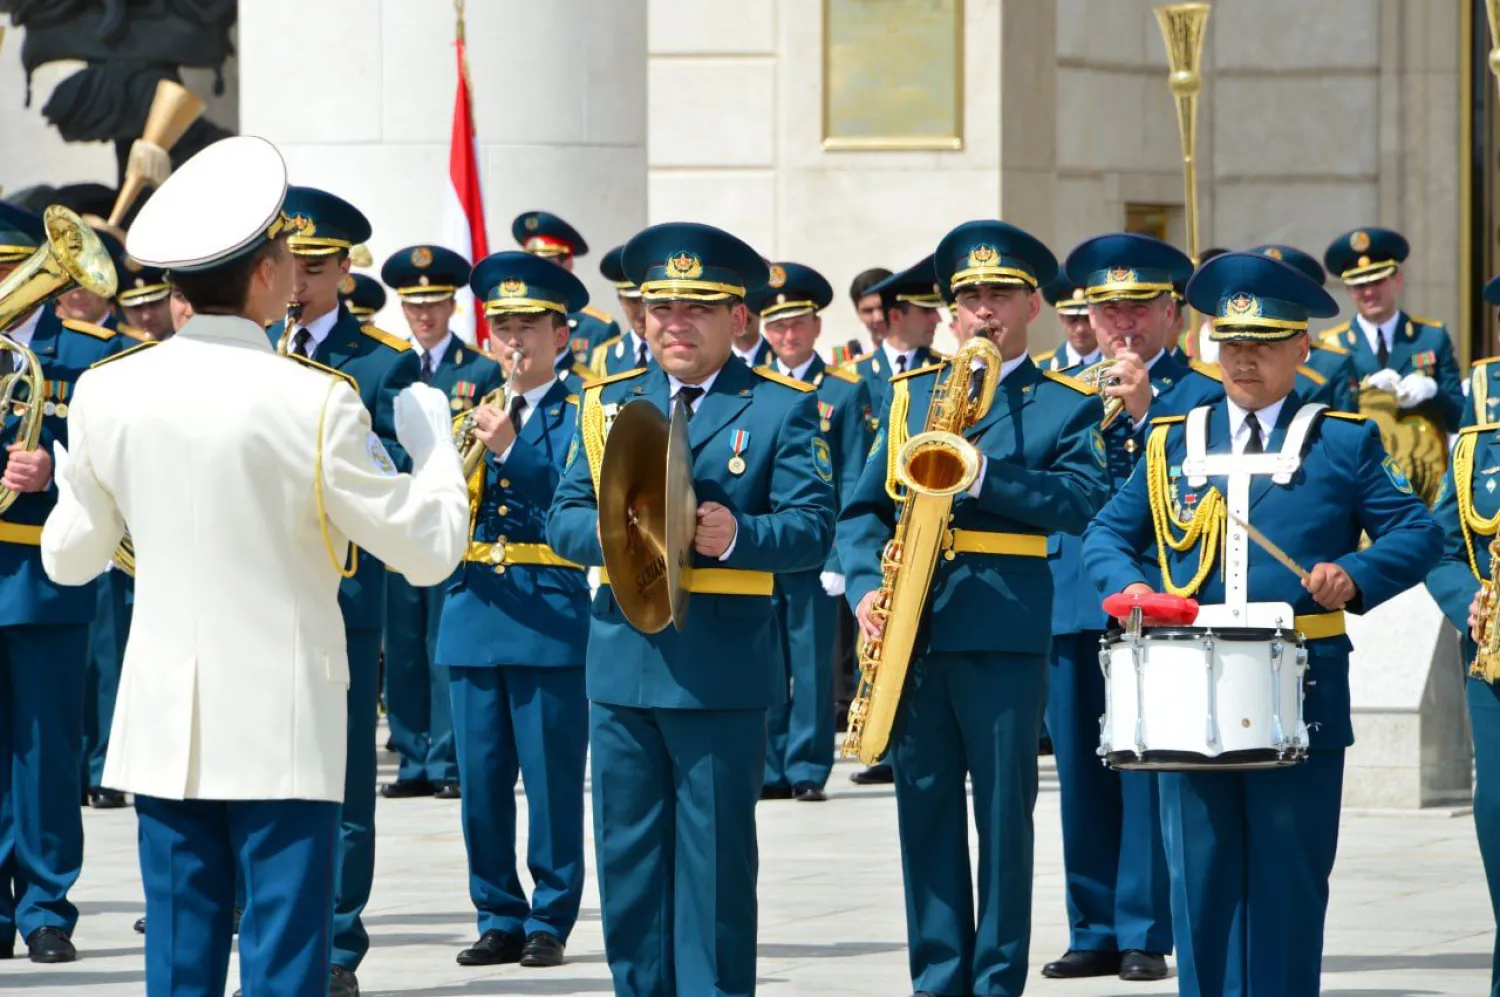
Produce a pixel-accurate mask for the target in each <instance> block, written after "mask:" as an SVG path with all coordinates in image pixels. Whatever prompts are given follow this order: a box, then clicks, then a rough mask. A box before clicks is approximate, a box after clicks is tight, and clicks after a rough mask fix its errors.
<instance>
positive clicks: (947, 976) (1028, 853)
mask: <svg viewBox="0 0 1500 997" xmlns="http://www.w3.org/2000/svg"><path fill="white" fill-rule="evenodd" d="M934 269H935V277H936V280H937V284H938V286H939V288H940V289H941V292H942V295H943V297H944V298H945V299H946V300H947V301H948V302H949V303H950V304H952V305H953V306H954V307H955V308H956V310H957V312H958V315H959V320H960V322H962V323H963V324H964V326H965V327H966V328H967V329H969V330H970V331H972V332H973V333H974V334H975V335H976V336H983V337H985V338H987V339H988V340H989V341H990V342H992V343H993V344H994V345H995V347H997V348H998V350H999V355H1000V357H1001V358H1002V364H1001V368H1000V371H999V384H998V387H996V389H995V394H994V398H993V401H992V403H991V404H990V406H989V409H988V412H987V413H986V414H985V415H984V416H982V417H980V418H979V420H978V421H977V422H976V423H974V424H973V425H972V426H969V427H968V428H967V429H966V430H965V432H964V435H965V437H966V438H967V439H968V440H969V441H971V442H972V443H973V444H974V445H975V446H976V447H977V448H978V451H979V453H980V455H981V458H980V460H979V469H978V474H977V476H976V477H975V478H974V481H973V484H972V486H971V487H970V488H969V489H968V490H967V491H966V492H965V493H962V494H961V495H960V496H959V497H958V498H957V500H956V502H955V503H954V505H953V506H952V523H951V525H952V528H953V529H952V532H951V534H950V535H949V537H948V539H947V541H946V547H947V549H946V550H945V551H944V552H943V555H942V556H941V557H940V558H939V559H938V560H937V562H936V572H935V575H934V577H933V582H932V585H931V589H930V593H929V595H928V599H927V606H928V607H929V608H928V609H927V610H926V611H925V612H926V614H927V616H928V617H929V618H928V619H927V620H926V621H924V625H923V628H922V630H920V631H919V635H918V638H917V644H916V646H915V648H914V650H913V658H912V661H911V666H910V671H909V673H908V674H907V676H906V689H905V692H904V694H903V696H902V699H901V700H900V702H899V705H898V708H897V712H896V715H895V718H894V723H893V726H892V728H891V731H890V744H891V748H890V757H891V760H892V762H893V765H892V768H893V769H894V777H895V786H896V814H897V821H898V827H899V829H900V835H901V854H902V872H903V879H904V882H905V888H906V910H907V938H908V945H909V954H908V961H909V964H910V969H911V977H912V982H913V986H914V988H915V989H916V990H918V991H921V992H925V993H931V994H1018V993H1020V992H1021V990H1022V988H1023V987H1024V985H1025V981H1026V972H1027V951H1028V948H1029V945H1030V935H1031V890H1032V835H1033V828H1032V810H1033V808H1034V805H1035V801H1036V792H1037V763H1036V748H1037V738H1038V733H1039V727H1040V723H1041V715H1042V706H1043V699H1044V696H1045V694H1046V682H1047V652H1048V647H1049V645H1050V643H1051V632H1050V627H1049V625H1048V624H1049V617H1050V611H1051V605H1052V578H1051V575H1050V573H1049V571H1048V567H1047V547H1048V534H1051V533H1055V532H1058V531H1063V532H1069V533H1078V532H1080V531H1082V530H1083V528H1084V526H1085V525H1086V524H1087V523H1088V521H1089V518H1090V517H1091V516H1093V515H1094V513H1095V512H1097V511H1098V509H1099V508H1100V506H1102V505H1103V503H1104V500H1105V499H1106V497H1107V495H1108V481H1107V477H1106V474H1105V452H1104V441H1103V439H1102V438H1101V436H1100V433H1099V422H1100V419H1101V417H1102V414H1103V410H1102V408H1101V405H1100V402H1099V399H1098V397H1097V395H1096V393H1095V391H1094V389H1092V388H1090V387H1087V386H1085V385H1083V384H1080V383H1079V382H1076V381H1074V380H1072V379H1071V378H1068V377H1065V376H1063V375H1060V374H1054V373H1052V372H1050V371H1046V372H1044V371H1041V370H1039V369H1038V368H1037V367H1036V365H1035V364H1034V363H1033V362H1032V361H1031V359H1030V358H1029V357H1028V356H1027V353H1026V346H1027V343H1026V337H1027V327H1028V326H1029V325H1030V324H1031V322H1032V321H1034V320H1035V318H1036V316H1037V314H1038V312H1039V310H1040V308H1041V295H1040V294H1039V293H1038V288H1039V287H1040V286H1041V285H1042V284H1045V283H1046V282H1047V281H1048V280H1050V279H1052V277H1053V275H1054V274H1055V273H1056V271H1057V261H1056V259H1055V258H1054V257H1053V255H1052V253H1051V252H1050V251H1048V249H1047V247H1046V246H1044V245H1042V244H1041V243H1040V242H1039V241H1038V240H1036V239H1035V238H1033V237H1032V236H1031V235H1029V234H1027V233H1026V232H1023V231H1022V230H1020V229H1018V228H1016V227H1014V226H1012V225H1008V224H1006V223H1004V222H1000V221H974V222H967V223H965V224H963V225H960V226H959V227H958V228H956V229H954V230H953V231H952V232H950V233H948V235H947V236H945V237H944V239H943V240H942V242H941V243H940V244H939V246H938V249H937V253H936V255H935V257H934ZM949 366H950V365H949V364H948V363H947V362H943V363H939V364H936V365H933V366H931V367H927V368H922V369H918V370H916V371H913V372H910V373H908V374H906V375H905V376H900V375H898V376H897V377H896V378H894V379H893V380H892V381H891V400H890V403H889V407H888V410H887V419H886V425H885V428H884V429H883V430H882V431H881V433H880V434H879V435H878V436H877V437H876V444H875V447H874V450H873V451H872V453H871V455H870V460H869V462H868V463H867V464H866V466H865V470H864V473H863V474H862V475H861V476H860V479H859V483H858V485H857V486H856V487H855V489H854V493H853V495H851V496H850V497H849V498H848V500H847V501H846V504H845V506H844V510H843V513H842V514H841V515H840V517H839V522H838V553H839V559H840V561H841V562H842V563H843V566H844V569H845V572H846V575H847V593H846V595H847V598H848V601H849V604H850V605H851V606H852V607H854V610H855V615H856V617H857V618H858V620H859V626H860V629H861V632H862V634H863V636H864V638H865V639H866V640H867V641H868V640H871V639H875V638H878V637H880V636H881V634H882V631H883V630H884V621H883V620H882V618H881V617H880V616H879V614H878V613H877V612H876V611H875V608H874V607H875V603H876V599H877V597H878V595H879V594H880V590H881V587H882V564H881V554H880V552H881V549H882V547H883V546H884V545H885V543H886V541H887V540H889V539H890V538H891V537H892V534H893V530H894V528H895V525H896V524H895V519H896V514H897V508H898V507H897V504H896V502H895V501H894V500H893V499H892V498H891V495H890V494H889V491H890V490H891V489H892V488H893V487H894V482H892V481H890V480H888V466H889V463H890V456H891V451H892V449H897V450H899V445H900V442H901V439H902V438H903V437H905V436H907V435H915V434H917V433H919V432H921V431H922V429H923V427H924V425H925V424H926V421H927V418H928V404H929V400H931V399H932V398H933V396H934V393H935V392H936V391H937V389H938V388H939V387H940V386H942V385H944V384H945V383H946V381H947V379H948V378H952V377H965V378H966V377H968V376H969V373H970V372H969V371H952V370H950V369H949ZM903 410H904V411H905V417H904V418H902V417H901V413H902V412H903ZM882 667H884V664H882ZM966 777H972V780H973V795H974V812H975V822H976V824H977V825H978V832H979V872H980V877H979V881H978V883H977V892H978V919H977V921H976V920H975V919H974V918H973V917H972V916H971V914H970V912H971V911H973V910H974V909H975V896H974V893H975V886H976V884H975V883H974V880H973V876H972V875H971V871H970V865H969V850H968V801H967V793H966V786H965V780H966Z"/></svg>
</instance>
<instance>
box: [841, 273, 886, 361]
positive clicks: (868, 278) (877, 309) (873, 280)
mask: <svg viewBox="0 0 1500 997" xmlns="http://www.w3.org/2000/svg"><path fill="white" fill-rule="evenodd" d="M890 275H891V272H890V271H889V270H887V269H886V268H885V267H871V268H870V269H869V270H861V271H860V272H859V273H858V274H857V275H856V276H855V278H854V280H853V281H851V282H850V283H849V300H850V302H851V303H853V305H854V313H855V314H856V315H858V316H859V324H860V325H862V326H864V327H865V332H867V333H869V334H870V350H871V351H872V352H873V351H874V350H875V349H876V348H878V347H879V346H880V344H881V341H882V340H884V339H885V307H884V306H883V305H882V304H881V302H880V294H879V293H878V292H876V291H874V290H873V289H874V287H875V286H876V285H878V284H879V283H880V282H881V281H883V280H885V279H886V278H887V277H889V276H890ZM851 359H852V358H851Z"/></svg>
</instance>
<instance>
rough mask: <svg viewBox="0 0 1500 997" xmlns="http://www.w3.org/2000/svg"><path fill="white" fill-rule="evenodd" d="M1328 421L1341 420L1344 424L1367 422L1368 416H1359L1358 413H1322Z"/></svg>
mask: <svg viewBox="0 0 1500 997" xmlns="http://www.w3.org/2000/svg"><path fill="white" fill-rule="evenodd" d="M1323 415H1324V416H1326V417H1327V418H1329V419H1343V420H1344V421H1346V422H1369V421H1370V418H1369V416H1364V415H1360V414H1359V413H1358V412H1327V411H1325V412H1324V413H1323Z"/></svg>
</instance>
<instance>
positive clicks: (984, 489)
mask: <svg viewBox="0 0 1500 997" xmlns="http://www.w3.org/2000/svg"><path fill="white" fill-rule="evenodd" d="M947 369H948V367H947V364H946V363H944V364H940V365H938V366H934V367H930V368H926V369H923V370H920V371H918V372H917V373H915V374H908V375H904V376H902V377H900V378H898V379H897V381H896V382H894V383H893V387H894V386H897V385H899V386H901V388H902V389H904V390H905V391H906V392H909V395H910V403H909V406H908V408H907V415H906V432H907V434H908V435H916V434H917V433H920V432H922V430H923V427H924V426H925V424H926V421H927V410H928V405H929V402H930V401H931V399H932V393H933V390H934V388H935V387H936V386H937V385H938V384H939V383H940V381H942V380H944V379H945V378H944V376H943V375H944V374H945V373H946V371H947ZM897 397H898V400H899V395H898V396H897ZM1102 415H1103V409H1102V407H1101V403H1100V401H1099V397H1098V395H1097V394H1095V392H1094V391H1093V389H1091V388H1086V387H1084V386H1083V385H1082V384H1080V383H1078V382H1076V381H1073V380H1071V379H1068V378H1060V377H1058V376H1057V375H1051V374H1047V373H1044V372H1042V371H1040V370H1038V369H1037V367H1036V365H1035V364H1034V363H1032V362H1031V360H1030V359H1025V360H1022V362H1021V364H1020V366H1018V367H1016V368H1015V369H1014V370H1012V371H1011V372H1010V374H1009V375H1008V376H1007V377H1006V378H1005V380H1003V381H1002V382H1001V383H1000V386H999V387H998V388H997V389H996V392H995V398H994V402H993V404H992V405H991V406H990V410H989V412H988V414H986V415H985V417H984V418H983V419H981V420H979V421H978V422H977V423H975V424H974V425H973V426H972V427H970V428H969V429H968V430H966V431H965V433H964V436H965V437H966V438H967V439H968V440H969V441H970V442H972V443H974V444H975V445H976V446H977V447H978V448H979V450H980V452H981V453H982V454H983V455H984V456H985V457H986V458H988V462H987V464H986V468H985V478H984V482H983V484H982V485H981V487H980V491H979V497H978V498H973V497H972V496H970V495H969V494H967V493H963V494H960V495H959V496H958V497H957V498H956V499H955V500H954V503H953V515H952V522H951V524H950V525H951V526H952V528H953V529H955V530H967V531H979V532H984V533H1003V534H1012V535H1015V534H1020V535H1023V536H1024V537H1034V538H1036V542H1037V543H1039V544H1040V547H1041V551H1042V553H1043V555H1045V551H1046V549H1047V537H1048V535H1049V534H1052V533H1057V532H1064V533H1079V532H1081V531H1082V530H1083V528H1084V526H1085V525H1087V523H1088V521H1089V519H1090V518H1091V517H1092V516H1093V515H1094V514H1095V513H1096V512H1097V511H1098V510H1099V508H1100V506H1102V505H1103V504H1104V502H1105V500H1106V499H1107V498H1108V496H1109V481H1108V477H1107V474H1106V470H1105V464H1106V458H1105V450H1104V440H1103V437H1102V435H1101V434H1100V432H1099V421H1100V418H1101V417H1102ZM889 419H890V408H889V407H888V409H887V414H886V416H885V418H883V419H882V424H883V425H884V428H883V429H882V430H881V432H880V433H879V435H878V436H877V437H876V442H875V446H874V449H873V450H872V451H871V453H870V459H869V462H868V463H867V464H866V465H865V469H864V472H863V474H861V475H860V479H859V483H858V485H857V486H856V487H855V489H854V493H853V495H852V496H850V497H849V498H848V499H847V500H846V502H845V505H844V509H843V512H842V513H841V515H840V516H839V523H838V550H839V559H840V560H841V562H842V563H843V566H844V571H845V574H846V576H847V587H846V590H845V594H846V596H847V598H848V601H849V605H850V606H851V607H856V608H857V607H858V606H859V603H860V600H861V599H863V598H864V597H865V595H866V594H868V593H869V592H872V591H874V590H875V589H877V588H879V586H880V583H881V565H880V557H881V550H882V548H883V547H884V546H885V542H886V541H887V540H889V539H890V538H891V536H892V535H893V533H894V530H895V525H896V522H895V521H896V513H897V508H896V505H895V503H894V502H893V501H892V500H891V498H890V496H889V495H888V494H887V493H886V474H887V464H888V460H889V456H890V454H889V446H890V439H891V433H892V428H891V426H890V425H889ZM1051 608H1052V574H1051V572H1050V571H1049V569H1048V561H1047V558H1046V557H1045V556H1035V557H1027V556H1016V555H1006V554H1000V555H991V554H968V553H960V554H955V555H954V556H953V557H952V558H951V559H949V558H942V559H940V560H939V561H938V563H937V571H936V574H935V575H934V578H933V583H932V587H931V589H930V590H929V595H928V599H927V607H926V611H925V614H924V616H925V619H926V621H927V623H926V624H925V625H924V629H923V632H922V634H921V635H919V637H918V642H917V647H916V653H917V654H922V653H927V652H933V653H962V652H974V651H1003V652H1010V653H1018V654H1046V653H1047V650H1048V647H1049V646H1050V644H1051V639H1052V628H1051V626H1050V621H1051ZM937 613H940V614H943V620H944V624H943V626H941V627H933V626H931V623H930V621H931V618H932V616H933V614H937ZM997 621H1003V623H997Z"/></svg>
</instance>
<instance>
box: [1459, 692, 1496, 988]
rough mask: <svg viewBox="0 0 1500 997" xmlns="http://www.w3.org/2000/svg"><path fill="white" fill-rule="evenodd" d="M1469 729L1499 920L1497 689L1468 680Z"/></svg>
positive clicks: (1478, 815) (1479, 819) (1477, 816)
mask: <svg viewBox="0 0 1500 997" xmlns="http://www.w3.org/2000/svg"><path fill="white" fill-rule="evenodd" d="M1466 695H1467V697H1468V701H1469V725H1470V726H1471V727H1472V728H1473V730H1474V776H1475V778H1474V831H1475V833H1477V834H1478V835H1479V856H1480V858H1481V859H1483V860H1484V878H1485V881H1486V882H1487V883H1488V884H1489V888H1490V908H1491V910H1493V911H1494V913H1495V917H1496V918H1497V919H1500V688H1497V687H1496V686H1493V685H1490V684H1489V683H1488V682H1481V681H1480V680H1479V679H1469V680H1468V688H1467V689H1466ZM1490 997H1500V937H1497V938H1496V941H1495V954H1494V956H1493V958H1492V960H1491V963H1490Z"/></svg>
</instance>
